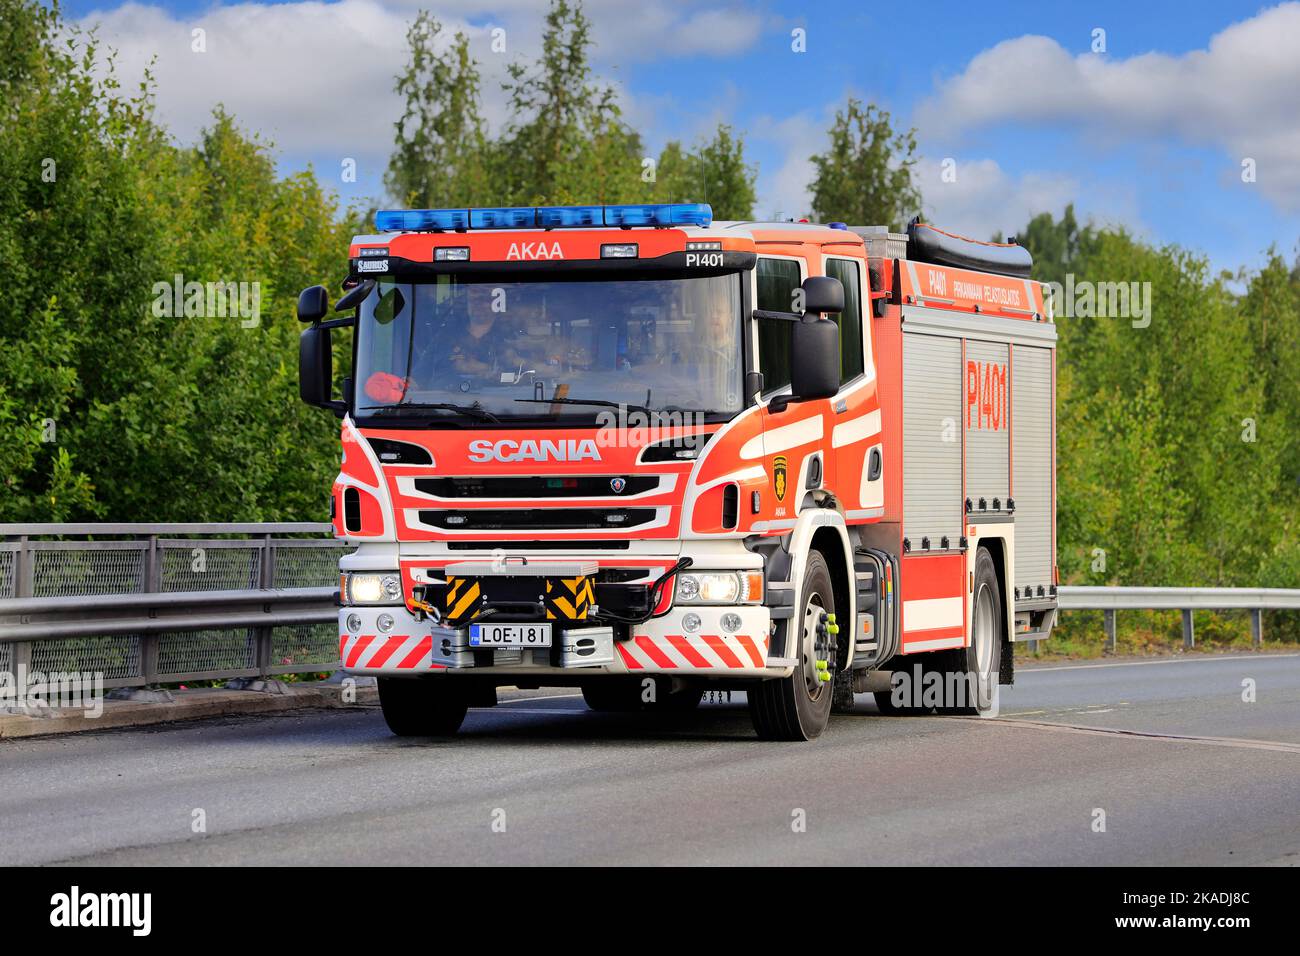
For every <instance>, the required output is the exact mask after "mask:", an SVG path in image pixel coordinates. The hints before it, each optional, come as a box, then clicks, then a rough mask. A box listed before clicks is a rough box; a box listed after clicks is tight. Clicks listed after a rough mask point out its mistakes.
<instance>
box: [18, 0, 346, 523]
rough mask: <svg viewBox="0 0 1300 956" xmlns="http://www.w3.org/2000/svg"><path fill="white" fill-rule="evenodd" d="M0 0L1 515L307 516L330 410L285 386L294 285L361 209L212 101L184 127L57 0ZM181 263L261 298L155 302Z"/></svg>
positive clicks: (323, 469) (314, 504)
mask: <svg viewBox="0 0 1300 956" xmlns="http://www.w3.org/2000/svg"><path fill="white" fill-rule="evenodd" d="M0 14H2V15H3V21H4V23H5V24H6V27H10V26H12V27H13V28H14V31H15V32H14V34H12V35H17V36H21V37H24V38H25V39H24V41H23V42H22V43H17V44H6V43H5V42H4V41H0V57H2V58H3V59H2V60H0V83H3V84H4V87H5V94H6V95H5V97H4V99H3V103H2V104H0V115H2V116H3V122H0V251H3V252H4V254H5V255H6V256H7V257H8V260H9V263H10V264H9V267H8V269H7V275H6V293H7V305H6V308H5V310H3V311H2V312H0V476H2V477H0V481H3V482H4V490H5V494H4V495H0V516H2V517H3V519H4V520H15V521H23V520H26V521H34V520H36V521H39V520H65V519H71V520H78V519H81V520H84V519H89V518H96V517H103V518H112V519H114V520H124V521H125V520H201V519H219V520H257V519H279V520H284V519H293V518H313V517H315V518H319V517H321V516H322V515H323V514H324V499H325V494H326V491H327V489H328V487H329V484H330V481H331V478H332V476H333V474H334V471H335V462H336V460H337V459H336V454H337V452H336V442H337V434H336V429H337V424H336V423H335V422H333V421H331V420H330V419H329V418H328V417H327V416H323V415H320V414H319V413H318V412H316V411H314V410H312V409H309V408H307V407H306V406H304V405H302V404H301V403H300V402H299V401H298V400H297V396H296V391H297V386H296V379H297V371H296V345H297V336H298V328H297V323H296V322H295V321H294V318H293V301H294V298H295V297H296V294H297V292H298V290H299V289H301V288H303V287H304V286H306V285H310V284H313V283H315V282H319V281H322V280H332V281H331V284H333V282H334V281H337V279H338V278H339V276H340V274H341V272H342V269H343V266H342V254H341V250H343V249H345V248H346V242H347V236H348V235H349V234H350V232H351V231H352V230H353V228H354V227H355V225H356V223H355V222H354V221H352V217H350V216H349V215H346V214H343V213H342V212H341V211H340V210H339V209H338V207H337V202H336V200H335V199H334V197H333V196H332V195H331V194H328V193H327V192H325V191H324V190H323V189H322V188H321V186H320V185H319V183H318V182H317V181H316V179H315V177H314V176H313V175H312V174H311V172H310V171H307V172H305V173H299V174H297V175H294V176H290V177H288V178H278V177H277V176H276V174H275V170H274V161H273V157H272V155H271V152H270V147H269V145H267V144H263V143H260V142H258V141H257V140H256V139H254V138H250V137H248V136H246V135H245V134H243V133H242V132H241V131H240V130H239V129H238V127H237V124H236V123H235V121H234V120H233V119H232V118H231V117H229V116H228V115H227V114H225V113H224V111H222V110H220V109H218V110H217V112H216V114H215V115H214V120H213V123H212V125H211V126H210V127H209V128H208V129H207V130H206V131H205V132H204V133H203V135H202V136H201V137H200V141H199V143H198V144H197V145H196V146H194V147H180V146H177V145H176V144H175V143H174V142H173V141H172V140H171V139H170V138H169V137H168V136H167V134H166V131H165V130H163V129H162V128H161V127H159V126H158V125H157V124H156V123H155V122H154V120H153V117H152V111H151V106H152V86H151V80H150V78H149V77H148V75H146V76H145V77H144V78H143V82H142V84H141V86H140V87H139V88H138V90H137V91H135V92H134V93H131V94H124V92H123V91H122V89H121V86H120V83H119V81H118V78H117V77H116V75H115V74H114V73H113V72H112V70H111V67H110V64H111V57H109V58H105V57H104V56H103V55H102V53H101V51H100V48H99V47H98V45H97V44H96V43H95V41H94V38H93V37H91V36H86V35H84V34H81V33H79V32H78V31H77V30H76V29H75V27H73V26H72V25H70V24H67V23H65V22H63V21H62V20H61V19H60V17H59V14H58V11H57V9H54V8H44V7H41V6H39V5H37V4H36V3H33V2H30V0H0ZM68 38H71V40H72V43H71V44H69V43H67V42H65V40H67V39H68ZM177 275H180V276H181V277H182V281H183V282H190V281H193V282H198V283H203V284H206V283H209V282H210V283H214V284H215V283H218V282H223V283H224V282H233V283H242V284H243V287H244V288H245V289H247V290H248V291H249V293H250V294H251V293H252V290H253V289H255V288H256V289H257V290H259V292H260V301H258V302H256V306H257V310H256V312H255V313H254V314H253V315H252V316H244V315H240V314H228V313H224V312H223V311H221V310H216V311H214V310H212V309H209V308H208V302H206V301H203V300H204V299H205V298H206V297H205V296H200V302H199V304H200V308H198V309H197V310H192V309H186V308H185V304H184V302H165V303H164V302H163V301H162V300H161V299H160V297H159V294H158V289H159V288H162V289H170V288H171V286H172V285H173V284H174V280H175V276H177ZM246 301H247V304H248V305H252V304H253V302H252V301H251V295H250V300H246ZM160 306H165V307H160Z"/></svg>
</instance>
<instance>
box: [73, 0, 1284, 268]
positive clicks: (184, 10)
mask: <svg viewBox="0 0 1300 956" xmlns="http://www.w3.org/2000/svg"><path fill="white" fill-rule="evenodd" d="M62 7H63V10H64V12H65V15H67V16H69V17H70V18H72V19H74V20H77V21H79V22H80V23H81V24H82V25H83V26H87V27H89V26H97V29H98V34H99V36H100V37H101V39H102V40H103V41H104V42H105V43H107V45H109V46H111V47H114V48H116V50H117V51H118V56H117V69H118V72H119V74H120V75H121V76H122V77H123V78H124V79H134V78H137V77H139V76H140V75H141V73H142V72H143V70H144V69H145V68H146V67H147V66H149V65H150V63H152V70H153V73H154V75H155V77H156V80H157V108H158V114H159V118H160V119H161V120H162V121H163V122H164V123H165V124H166V125H167V126H168V127H169V128H170V129H171V130H172V132H173V134H174V135H175V136H176V138H177V139H178V140H179V141H181V142H191V141H192V140H193V139H194V136H195V134H196V133H197V131H198V130H199V129H201V128H202V127H203V126H204V125H205V124H206V123H207V122H208V121H209V120H210V117H211V112H212V108H213V107H214V106H215V105H216V104H217V103H222V104H224V106H225V107H226V109H227V110H229V111H230V112H232V113H233V114H234V115H235V117H236V118H237V119H238V121H239V122H240V123H241V124H242V125H243V126H244V127H245V128H247V129H250V130H253V131H256V132H258V133H259V134H260V135H261V136H262V137H263V138H264V139H267V140H269V141H271V142H273V143H274V145H275V149H276V156H277V159H278V162H279V164H280V168H281V170H282V171H283V172H286V173H287V172H292V171H294V170H298V169H301V168H303V167H305V166H307V165H308V164H310V165H311V166H312V167H313V168H314V169H315V170H316V172H317V174H318V175H319V176H320V177H321V178H322V180H324V181H325V182H327V183H333V185H334V188H335V189H336V190H337V191H338V193H339V195H340V197H341V198H342V200H343V201H344V202H345V203H346V202H349V201H353V200H355V201H358V202H368V201H376V202H378V201H381V200H382V198H383V189H382V185H381V180H382V176H383V169H384V165H385V163H386V161H387V157H388V154H389V151H390V148H391V146H392V140H393V123H394V122H395V121H396V119H397V118H398V116H399V115H400V112H401V102H400V101H399V99H398V97H397V95H396V94H395V93H394V92H393V78H394V76H395V74H396V73H397V72H398V71H399V70H400V69H401V68H402V66H403V64H404V62H405V48H406V47H405V29H406V25H407V23H408V22H409V21H410V20H411V19H412V18H413V17H414V15H415V13H416V11H417V10H418V9H420V8H427V9H429V10H430V11H431V12H432V13H433V14H434V15H435V16H436V17H437V18H438V19H439V20H440V21H442V22H443V23H444V25H446V26H447V27H449V28H451V29H459V30H463V31H464V32H465V33H466V34H467V35H468V36H469V38H470V42H471V49H472V51H473V53H474V55H475V57H476V59H478V60H479V62H480V69H481V71H482V73H483V90H484V107H485V112H486V114H487V117H488V120H489V124H500V123H501V122H502V120H503V118H504V97H503V96H502V95H501V93H500V92H499V91H498V90H497V83H496V80H497V79H498V78H499V77H502V76H504V75H505V70H506V66H507V64H508V63H510V62H511V61H512V60H517V59H521V58H522V59H524V60H531V59H533V58H534V57H535V56H536V54H537V52H538V50H539V48H540V40H541V24H542V18H543V16H544V14H545V8H546V5H545V3H544V0H335V2H280V3H265V2H260V3H253V2H249V3H225V4H212V3H210V2H206V0H159V2H152V3H137V2H127V3H122V4H118V5H113V4H111V3H109V4H106V3H105V0H65V2H64V3H63V4H62ZM585 9H586V11H587V14H588V16H589V17H590V19H591V21H592V27H593V35H594V38H595V48H594V50H593V51H592V52H593V63H594V67H595V70H596V73H597V75H598V77H599V79H601V80H602V81H604V82H606V83H608V84H610V85H612V86H614V87H615V88H616V89H617V90H618V92H619V96H620V101H621V103H622V106H623V109H624V111H625V114H626V116H627V118H628V120H629V121H630V122H631V123H632V125H633V126H635V127H636V128H637V129H638V130H640V131H641V133H642V135H643V137H644V138H645V141H646V143H647V145H648V147H649V150H648V152H649V153H651V154H657V152H658V150H659V148H660V147H661V146H662V145H663V143H664V142H666V141H668V140H670V139H680V140H683V141H685V142H688V143H690V142H695V141H697V140H699V139H701V138H703V137H705V136H707V135H709V134H710V133H711V132H712V130H713V129H714V127H715V126H716V125H717V124H718V123H719V122H727V123H729V124H731V125H732V127H733V128H734V130H735V131H736V132H737V133H738V134H739V135H741V136H742V137H743V138H744V140H745V145H746V154H747V156H748V157H749V158H750V159H751V161H753V162H755V163H756V164H757V167H758V206H757V209H756V212H757V213H758V214H759V215H761V216H775V217H781V218H787V217H792V216H795V217H798V216H803V215H805V214H806V213H807V211H808V196H809V192H808V183H809V181H810V180H811V178H812V164H811V162H810V160H809V157H810V156H812V155H813V154H814V153H817V152H819V151H821V149H822V148H823V147H824V145H825V142H826V131H827V129H828V127H829V125H830V123H831V121H832V120H833V118H834V115H835V112H836V110H837V109H841V108H842V107H843V105H844V103H845V101H846V100H847V98H848V97H850V96H856V97H858V98H860V99H862V100H865V101H869V102H874V103H876V104H877V105H878V106H879V107H881V108H882V109H885V110H888V111H889V112H890V114H891V115H892V117H893V119H894V121H895V124H896V125H898V126H903V127H908V126H910V127H914V128H915V130H916V138H917V143H918V153H919V156H920V160H919V162H918V164H917V174H918V178H919V186H920V189H921V192H922V195H923V197H924V201H925V206H924V209H923V210H921V212H922V213H923V215H924V217H925V218H926V219H927V220H928V221H930V222H933V223H935V224H936V225H939V226H941V227H943V228H946V229H949V230H950V231H956V232H961V233H963V234H967V235H972V236H975V237H978V238H987V237H989V236H991V235H993V234H994V233H1002V234H1004V235H1014V234H1015V233H1016V232H1017V231H1019V230H1021V229H1022V228H1023V227H1024V225H1025V223H1026V222H1028V220H1029V219H1030V218H1031V217H1032V216H1033V215H1035V214H1037V213H1040V212H1050V213H1052V214H1053V215H1058V216H1059V215H1060V213H1061V212H1062V210H1063V209H1064V208H1065V206H1066V204H1067V203H1071V202H1072V203H1074V205H1075V210H1076V214H1077V215H1078V216H1079V217H1080V218H1081V219H1083V220H1085V221H1092V222H1094V223H1095V224H1097V225H1110V224H1115V225H1123V226H1125V227H1126V228H1128V229H1129V230H1130V231H1131V232H1133V233H1135V234H1136V235H1138V236H1139V237H1141V238H1143V239H1145V240H1147V241H1151V242H1154V243H1157V244H1164V243H1176V244H1179V245H1181V246H1184V247H1186V248H1189V249H1193V250H1196V251H1198V252H1200V253H1202V254H1204V255H1206V256H1207V257H1208V258H1209V260H1210V263H1211V265H1212V266H1213V267H1214V268H1216V269H1227V270H1232V271H1235V270H1237V269H1239V268H1242V267H1245V268H1257V267H1259V266H1260V265H1261V264H1262V263H1263V262H1264V261H1265V257H1266V255H1267V251H1268V249H1269V248H1270V246H1273V247H1276V248H1277V250H1278V251H1279V252H1281V253H1282V254H1283V255H1284V256H1286V257H1287V259H1288V260H1291V259H1294V258H1295V257H1296V255H1297V252H1298V251H1300V250H1298V247H1297V241H1298V240H1300V2H1291V3H1282V4H1279V5H1260V4H1259V3H1237V2H1232V0H1218V2H1216V3H1212V4H1211V3H1186V2H1182V3H1174V2H1165V0H1155V2H1146V3H1141V4H1138V3H1134V2H1132V0H1128V2H1109V0H1095V2H1091V3H1088V4H1086V5H1084V4H1071V5H1066V4H1060V5H1056V4H1052V3H1046V2H1040V3H1028V2H1025V3H1017V2H1012V3H998V2H993V0H990V2H985V3H970V2H966V3H923V2H916V3H910V4H868V3H862V2H853V3H850V2H840V0H826V2H812V0H805V2H802V3H792V2H778V0H755V2H731V0H686V2H679V0H587V2H586V4H585ZM195 30H202V31H203V34H202V37H203V41H204V43H203V46H204V49H203V50H202V51H201V52H199V51H196V50H195V46H196V44H195V39H194V37H195V34H194V31H195ZM497 30H504V33H497V34H495V36H496V37H497V38H498V44H497V45H498V46H500V42H499V41H500V39H504V41H505V42H504V46H505V50H504V52H497V51H494V50H493V37H494V31H497ZM798 31H803V32H802V33H799V32H798ZM800 47H802V49H800ZM349 160H351V161H354V162H355V167H356V181H355V182H349V181H345V177H344V175H343V170H344V168H345V164H346V162H347V161H349ZM681 198H682V199H683V200H687V199H693V198H696V197H681Z"/></svg>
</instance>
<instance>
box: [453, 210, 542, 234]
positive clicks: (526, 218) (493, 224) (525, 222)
mask: <svg viewBox="0 0 1300 956" xmlns="http://www.w3.org/2000/svg"><path fill="white" fill-rule="evenodd" d="M535 225H537V210H536V209H534V208H533V207H532V206H515V207H508V208H501V209H471V210H470V211H469V227H470V228H471V229H532V228H533V227H534V226H535Z"/></svg>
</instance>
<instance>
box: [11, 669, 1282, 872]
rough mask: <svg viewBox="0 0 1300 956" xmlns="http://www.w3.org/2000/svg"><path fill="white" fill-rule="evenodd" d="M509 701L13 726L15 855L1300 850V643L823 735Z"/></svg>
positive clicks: (835, 858)
mask: <svg viewBox="0 0 1300 956" xmlns="http://www.w3.org/2000/svg"><path fill="white" fill-rule="evenodd" d="M1252 687H1253V694H1254V698H1255V699H1254V701H1253V702H1248V701H1246V700H1243V695H1245V696H1250V695H1249V694H1248V693H1246V692H1247V691H1248V690H1249V689H1250V688H1252ZM502 698H503V702H502V703H501V704H500V705H499V706H497V707H496V708H492V709H484V710H474V711H471V712H470V715H469V717H468V719H467V720H466V722H465V727H464V729H463V730H462V732H461V734H460V735H459V736H458V737H456V738H454V739H447V740H439V741H413V740H399V739H397V738H394V737H392V736H390V735H389V733H388V731H387V729H386V728H385V726H384V722H383V719H382V717H381V716H380V714H379V711H378V709H377V708H376V707H372V706H367V707H358V708H357V709H356V710H355V711H353V712H348V711H328V712H302V713H296V714H291V715H287V716H286V715H277V716H268V717H247V718H225V719H216V720H206V721H194V722H189V723H185V724H175V725H170V726H164V727H155V728H148V729H142V728H135V729H124V730H108V731H100V732H93V733H86V734H77V735H67V736H61V737H50V738H38V739H26V740H14V741H4V742H0V772H2V773H3V780H4V781H5V786H4V787H3V788H0V819H3V820H4V826H3V827H0V864H3V865H6V866H10V865H15V864H39V863H59V862H77V863H102V864H280V863H306V864H327V865H328V864H473V863H502V864H544V863H558V864H566V863H591V864H647V863H648V864H673V863H684V864H691V863H698V864H715V863H716V864H724V863H741V864H745V863H771V864H780V863H802V864H819V863H847V864H882V863H883V864H889V863H906V864H950V863H956V864H972V863H975V864H1049V865H1050V864H1119V865H1130V864H1131V865H1183V864H1209V865H1219V864H1228V865H1231V864H1284V865H1286V864H1290V865H1294V864H1297V863H1300V655H1297V654H1290V655H1282V654H1269V655H1258V654H1252V655H1243V656H1235V657H1212V656H1204V657H1202V656H1194V657H1190V658H1177V659H1171V660H1158V661H1114V662H1102V663H1096V664H1062V665H1055V666H1039V667H1032V666H1031V667H1025V668H1023V669H1021V670H1020V671H1019V673H1018V674H1017V679H1016V685H1015V686H1014V687H1013V688H1004V691H1003V696H1002V700H1001V716H1000V717H999V718H997V719H991V720H990V719H984V720H981V719H975V718H952V717H947V718H945V717H909V718H901V717H881V716H879V715H878V714H877V713H876V711H875V707H874V704H872V703H871V699H870V697H869V696H863V697H860V698H859V699H858V712H857V713H856V714H854V715H851V716H845V717H837V718H834V719H833V720H832V722H831V726H830V729H829V730H828V731H827V732H826V734H824V735H823V736H822V737H821V738H820V739H819V740H817V741H815V742H812V743H807V744H788V743H765V742H761V741H758V740H756V739H755V738H754V736H753V731H752V730H751V728H750V724H749V719H748V715H747V713H746V711H745V707H744V699H743V695H740V694H736V695H733V699H732V700H731V701H730V702H726V701H716V702H711V703H707V704H706V705H705V706H704V707H703V708H702V709H701V710H700V712H699V713H697V714H694V715H691V716H689V717H686V718H680V719H667V720H666V719H664V718H660V717H649V716H643V715H601V714H594V713H591V712H588V711H587V710H586V709H585V707H584V705H583V703H582V698H581V697H578V696H574V695H573V693H572V692H569V691H563V690H551V691H545V690H544V691H538V692H535V693H532V694H523V693H518V692H515V693H510V694H504V693H503V695H502ZM200 824H201V827H200ZM1102 824H1104V829H1103V828H1102Z"/></svg>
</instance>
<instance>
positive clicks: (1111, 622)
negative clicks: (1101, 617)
mask: <svg viewBox="0 0 1300 956" xmlns="http://www.w3.org/2000/svg"><path fill="white" fill-rule="evenodd" d="M1102 613H1103V614H1105V616H1106V652H1107V653H1109V654H1114V653H1115V651H1116V650H1117V649H1118V641H1117V640H1116V637H1115V612H1114V611H1112V610H1106V611H1104V612H1102Z"/></svg>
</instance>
